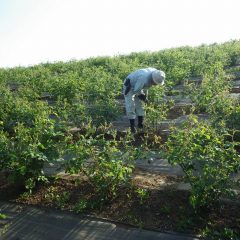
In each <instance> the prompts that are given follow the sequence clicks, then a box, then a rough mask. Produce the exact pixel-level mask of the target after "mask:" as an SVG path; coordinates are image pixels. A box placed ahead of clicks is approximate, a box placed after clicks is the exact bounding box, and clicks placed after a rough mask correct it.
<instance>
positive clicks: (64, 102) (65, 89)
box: [0, 40, 240, 239]
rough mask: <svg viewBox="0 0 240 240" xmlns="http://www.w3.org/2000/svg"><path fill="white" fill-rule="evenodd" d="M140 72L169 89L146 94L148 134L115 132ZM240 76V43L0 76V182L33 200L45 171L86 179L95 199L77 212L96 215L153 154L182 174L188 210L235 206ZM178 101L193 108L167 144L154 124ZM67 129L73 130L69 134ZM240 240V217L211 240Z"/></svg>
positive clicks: (37, 67)
mask: <svg viewBox="0 0 240 240" xmlns="http://www.w3.org/2000/svg"><path fill="white" fill-rule="evenodd" d="M144 67H155V68H157V69H161V70H163V71H164V72H165V73H166V84H165V86H164V87H155V88H152V89H150V91H149V103H148V104H147V105H146V111H147V117H146V131H145V133H144V134H138V133H137V134H136V135H132V134H131V133H130V132H129V131H126V132H125V133H124V134H123V133H119V132H118V131H117V130H116V129H114V128H113V127H112V125H111V124H112V122H113V121H114V120H116V119H118V118H119V117H120V116H123V115H124V114H125V113H124V109H123V108H122V106H121V105H120V104H119V101H120V100H121V99H122V98H123V97H122V93H121V92H122V84H123V80H124V78H125V77H126V76H127V75H128V74H129V73H130V72H131V71H134V70H136V69H138V68H144ZM239 72H240V41H239V40H234V41H229V42H225V43H222V44H211V45H201V46H198V47H188V46H186V47H181V48H172V49H166V50H162V51H159V52H142V53H132V54H130V55H120V56H115V57H98V58H89V59H86V60H80V61H77V60H74V61H69V62H55V63H42V64H39V65H35V66H29V67H15V68H5V69H4V68H0V104H1V108H0V172H1V177H0V179H1V181H2V184H3V183H4V184H9V186H11V188H14V186H16V187H18V186H19V185H24V186H25V190H24V192H25V196H30V195H31V194H32V193H33V192H34V191H35V189H36V188H38V187H39V185H41V184H43V185H44V184H47V183H48V182H49V181H50V180H51V179H50V177H49V176H48V175H46V174H45V170H44V167H45V166H46V165H47V164H48V165H49V164H56V163H57V164H60V165H61V166H62V167H63V168H64V170H65V171H66V172H67V173H69V174H79V175H81V176H84V179H85V180H84V181H87V182H88V184H90V186H91V188H92V189H93V191H94V192H95V193H96V196H97V197H96V199H97V200H96V199H95V200H94V203H96V204H95V205H94V204H93V202H91V204H89V202H88V201H87V200H86V199H84V200H83V199H81V200H79V201H78V210H79V209H80V210H84V209H85V208H87V206H91V208H96V207H97V208H99V207H100V206H103V205H104V204H105V203H107V202H109V201H113V200H114V199H115V198H116V197H117V196H118V195H119V192H120V189H122V187H123V186H128V184H129V183H130V181H131V179H132V174H133V173H134V170H135V161H136V159H139V158H146V157H148V154H149V152H151V151H153V150H154V151H155V152H156V154H158V155H160V156H162V157H164V158H166V159H167V160H168V162H169V163H170V164H172V165H176V164H177V165H180V167H181V168H182V170H183V171H184V173H185V181H186V182H187V183H189V184H190V185H191V192H190V194H189V196H188V199H189V203H190V205H191V207H192V208H193V211H194V212H196V213H199V211H201V210H202V209H206V208H208V207H211V206H214V205H215V204H216V203H219V201H220V200H221V199H222V198H228V199H233V200H234V199H235V200H236V199H238V197H239V196H237V194H236V191H234V190H233V189H240V182H239V180H238V179H237V178H236V177H235V176H237V175H238V174H239V170H240V147H239V141H240V133H239V131H240V105H239V101H240V100H239V96H238V95H237V94H235V95H234V94H231V93H232V88H233V82H234V81H237V80H239V78H240V74H239V75H238V73H239ZM196 79H200V81H194V80H196ZM179 86H182V88H180V87H179ZM174 96H175V97H174ZM176 96H177V97H180V98H185V97H187V98H189V99H190V100H191V102H192V103H193V104H192V105H191V108H190V109H188V111H187V113H186V112H185V113H184V112H183V114H188V118H187V120H186V121H185V122H184V123H183V124H182V125H180V126H178V127H175V128H174V127H173V128H172V129H171V131H170V133H169V134H168V136H167V137H164V138H163V136H162V135H161V131H159V129H158V126H159V125H158V122H159V121H162V120H166V119H167V118H168V116H169V111H170V110H171V109H172V108H173V106H174V104H175V102H174V101H175V100H174V99H176ZM199 114H206V115H207V116H208V117H207V120H204V121H203V120H200V119H199V118H198V115H199ZM73 127H77V128H78V129H79V131H78V132H77V133H72V132H71V129H72V128H73ZM74 176H76V175H74ZM79 179H80V178H79ZM236 179H237V180H236ZM79 181H80V180H79ZM0 185H1V184H0ZM62 192H63V193H64V191H62ZM137 193H138V196H139V197H140V199H141V197H142V199H144V198H145V194H146V191H145V190H144V189H139V188H138V191H137ZM135 194H136V191H135ZM146 196H147V195H146ZM0 198H1V197H0ZM60 198H61V196H60ZM146 198H147V197H146ZM61 199H63V200H64V196H62V198H61ZM89 201H90V200H89ZM75 208H76V206H75ZM89 208H90V207H89ZM204 227H205V228H204V229H205V230H204V232H205V234H206V235H208V234H209V236H213V235H214V234H212V233H213V232H214V230H211V228H209V226H208V227H207V228H206V226H204ZM212 228H213V229H214V226H212ZM215 232H216V231H215ZM221 234H222V235H221ZM238 234H240V216H238V218H237V219H236V222H235V225H234V227H233V228H231V227H229V226H228V227H226V228H224V230H223V231H220V230H219V232H218V234H216V236H215V235H214V236H213V237H212V238H210V239H238V238H237V235H238ZM223 235H224V238H217V237H218V236H223ZM214 237H215V238H214Z"/></svg>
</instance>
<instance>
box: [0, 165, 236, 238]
mask: <svg viewBox="0 0 240 240" xmlns="http://www.w3.org/2000/svg"><path fill="white" fill-rule="evenodd" d="M181 181H182V178H181V177H175V176H168V175H163V174H159V173H153V172H152V173H151V172H148V171H143V170H140V169H136V170H135V172H134V176H133V178H132V181H131V183H130V184H129V185H128V186H122V187H121V188H120V189H119V190H118V193H117V195H116V196H114V197H112V198H111V199H110V200H107V201H106V200H103V199H101V196H99V194H97V193H96V192H95V190H94V189H93V187H92V186H91V185H90V184H89V182H88V181H87V180H86V179H85V178H84V177H79V176H77V177H76V176H75V177H73V176H65V177H62V178H53V179H51V180H50V182H49V183H47V184H42V185H39V186H37V188H36V189H35V190H34V192H33V193H32V194H30V195H29V194H26V193H24V188H23V187H21V186H12V185H9V184H6V183H5V184H2V185H1V184H0V199H1V200H8V201H11V202H17V203H22V204H27V205H33V206H38V207H47V208H57V209H60V210H65V211H69V212H76V213H81V214H82V213H84V214H87V215H91V216H96V217H100V218H104V219H108V220H111V221H116V222H120V223H124V224H129V225H133V226H137V227H141V228H146V229H155V230H156V229H157V230H161V231H177V232H184V233H191V234H198V233H200V232H201V231H202V229H204V228H206V227H207V226H209V224H211V226H212V227H214V229H220V230H221V229H223V228H231V229H234V230H235V231H236V232H239V234H240V204H232V203H231V202H221V203H219V204H216V205H214V206H209V208H207V209H201V211H199V212H197V213H196V212H195V211H194V210H193V208H192V207H191V205H190V203H189V196H190V192H189V191H187V190H178V189H177V188H176V186H177V184H179V183H180V182H181ZM2 183H3V182H2ZM141 191H142V193H143V194H142V195H141V194H139V192H141Z"/></svg>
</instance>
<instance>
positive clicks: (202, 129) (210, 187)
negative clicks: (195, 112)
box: [166, 117, 240, 208]
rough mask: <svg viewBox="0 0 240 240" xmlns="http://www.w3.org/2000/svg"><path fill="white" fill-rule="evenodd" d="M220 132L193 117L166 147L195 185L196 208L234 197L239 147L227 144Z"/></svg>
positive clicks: (222, 133)
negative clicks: (233, 175)
mask: <svg viewBox="0 0 240 240" xmlns="http://www.w3.org/2000/svg"><path fill="white" fill-rule="evenodd" d="M220 130H222V132H221V131H217V130H216V129H214V128H213V127H212V126H211V125H210V124H209V123H207V122H199V121H198V120H197V118H195V117H191V118H190V119H189V120H188V121H187V122H186V123H185V124H184V125H183V127H182V128H179V129H176V130H175V131H174V132H173V133H172V134H171V135H170V137H169V139H168V141H167V143H166V146H167V159H168V161H169V162H170V163H171V164H179V165H180V166H181V168H182V170H183V171H184V173H185V174H186V180H187V182H189V183H190V184H191V187H192V194H191V199H190V200H191V204H192V205H193V207H195V208H197V207H200V206H206V205H210V204H211V203H213V202H215V201H217V200H219V199H220V197H222V196H229V195H230V196H231V195H232V194H233V192H232V190H231V187H232V186H233V184H234V183H233V180H232V178H231V176H232V174H234V173H235V172H237V171H238V170H239V166H240V156H239V155H238V153H237V151H236V149H235V145H236V144H237V143H235V142H231V141H228V140H227V138H226V135H225V134H227V133H224V128H220Z"/></svg>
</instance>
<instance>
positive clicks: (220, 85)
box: [187, 64, 230, 113]
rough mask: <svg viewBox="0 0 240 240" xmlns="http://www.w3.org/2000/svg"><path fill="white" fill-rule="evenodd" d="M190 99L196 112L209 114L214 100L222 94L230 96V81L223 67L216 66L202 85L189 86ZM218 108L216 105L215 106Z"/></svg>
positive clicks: (206, 76)
mask: <svg viewBox="0 0 240 240" xmlns="http://www.w3.org/2000/svg"><path fill="white" fill-rule="evenodd" d="M188 88H189V90H188V91H187V92H188V93H189V94H190V97H191V99H192V101H193V103H194V104H195V112H198V113H199V112H200V113H203V112H207V110H208V108H209V106H210V105H211V104H212V100H213V98H215V97H216V96H218V95H221V94H222V93H224V94H228V92H229V89H230V84H229V79H228V78H227V77H226V75H225V72H224V71H223V68H222V66H221V65H219V64H217V65H214V66H213V67H212V68H210V69H209V72H208V73H207V74H205V76H204V77H203V80H202V83H201V85H196V84H189V85H188ZM215 106H216V104H215Z"/></svg>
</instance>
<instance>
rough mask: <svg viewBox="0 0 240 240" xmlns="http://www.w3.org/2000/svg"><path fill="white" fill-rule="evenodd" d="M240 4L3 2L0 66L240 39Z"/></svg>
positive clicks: (194, 0) (204, 0)
mask: <svg viewBox="0 0 240 240" xmlns="http://www.w3.org/2000/svg"><path fill="white" fill-rule="evenodd" d="M239 9H240V1H239V0H0V67H13V66H18V65H21V66H28V65H33V64H37V63H41V62H53V61H68V60H71V59H77V60H80V59H84V58H88V57H96V56H113V55H118V54H128V53H131V52H139V51H158V50H161V49H165V48H171V47H178V46H185V45H190V46H197V45H200V44H202V43H206V44H209V43H214V42H217V43H221V42H225V41H229V40H233V39H237V40H239V39H240V19H239Z"/></svg>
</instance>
